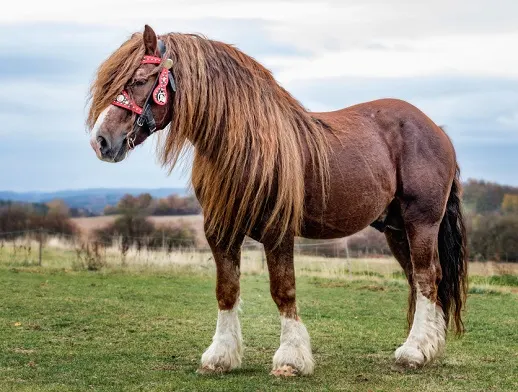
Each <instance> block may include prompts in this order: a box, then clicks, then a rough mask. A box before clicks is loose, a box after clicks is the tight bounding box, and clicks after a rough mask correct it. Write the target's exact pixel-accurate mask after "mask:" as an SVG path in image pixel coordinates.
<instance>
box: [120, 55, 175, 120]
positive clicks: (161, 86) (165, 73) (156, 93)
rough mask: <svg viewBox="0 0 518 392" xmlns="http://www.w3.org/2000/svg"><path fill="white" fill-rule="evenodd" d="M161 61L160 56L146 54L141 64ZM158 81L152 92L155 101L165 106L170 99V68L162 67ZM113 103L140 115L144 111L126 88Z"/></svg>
mask: <svg viewBox="0 0 518 392" xmlns="http://www.w3.org/2000/svg"><path fill="white" fill-rule="evenodd" d="M161 62H162V59H161V58H160V57H155V56H144V58H143V59H142V61H141V62H140V64H160V63H161ZM157 81H158V83H157V86H156V88H155V89H154V90H153V93H152V95H153V101H155V103H156V104H157V105H160V106H163V105H165V104H166V103H167V99H168V96H167V83H168V82H169V68H166V67H163V68H162V70H161V71H160V74H159V75H158V79H157ZM112 105H115V106H119V107H121V108H124V109H126V110H129V111H131V112H133V113H136V114H139V115H140V114H142V112H143V109H142V108H141V107H140V106H138V105H137V104H136V103H135V101H134V100H133V99H132V98H131V97H130V96H129V94H128V93H127V92H126V90H122V92H121V93H120V94H119V95H117V97H116V98H115V100H114V101H113V102H112Z"/></svg>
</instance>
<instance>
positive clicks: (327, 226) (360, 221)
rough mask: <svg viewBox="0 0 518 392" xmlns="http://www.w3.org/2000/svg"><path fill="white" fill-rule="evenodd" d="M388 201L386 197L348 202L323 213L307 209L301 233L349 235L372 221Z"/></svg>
mask: <svg viewBox="0 0 518 392" xmlns="http://www.w3.org/2000/svg"><path fill="white" fill-rule="evenodd" d="M389 203H390V200H389V198H388V197H386V198H379V199H378V198H375V199H371V200H364V201H361V202H359V203H349V204H347V205H341V206H340V208H327V209H326V212H325V213H324V214H323V215H322V214H321V213H320V214H317V213H315V212H316V211H311V210H309V211H307V212H306V214H305V216H304V221H303V225H302V230H301V235H302V236H303V237H305V238H313V239H330V238H341V237H346V236H349V235H351V234H354V233H357V232H358V231H360V230H362V229H364V228H365V227H367V226H369V225H370V224H371V223H372V222H374V221H375V220H376V219H377V218H378V217H379V216H380V215H381V214H382V213H383V212H384V211H385V209H386V207H387V205H388V204H389Z"/></svg>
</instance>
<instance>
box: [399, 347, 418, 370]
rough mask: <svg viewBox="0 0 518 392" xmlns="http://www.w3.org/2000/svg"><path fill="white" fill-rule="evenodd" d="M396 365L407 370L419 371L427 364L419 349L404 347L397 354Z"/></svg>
mask: <svg viewBox="0 0 518 392" xmlns="http://www.w3.org/2000/svg"><path fill="white" fill-rule="evenodd" d="M395 357H396V365H399V366H402V367H404V368H406V369H417V368H420V367H421V366H423V365H424V364H425V357H424V354H423V353H422V351H421V350H419V349H418V348H417V347H412V346H407V345H402V346H401V347H399V348H398V349H397V350H396V352H395Z"/></svg>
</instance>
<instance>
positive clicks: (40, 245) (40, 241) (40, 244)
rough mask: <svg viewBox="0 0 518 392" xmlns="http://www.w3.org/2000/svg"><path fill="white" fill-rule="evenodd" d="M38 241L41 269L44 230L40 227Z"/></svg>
mask: <svg viewBox="0 0 518 392" xmlns="http://www.w3.org/2000/svg"><path fill="white" fill-rule="evenodd" d="M38 241H39V250H38V266H40V267H41V253H42V248H43V228H42V227H40V230H39V236H38Z"/></svg>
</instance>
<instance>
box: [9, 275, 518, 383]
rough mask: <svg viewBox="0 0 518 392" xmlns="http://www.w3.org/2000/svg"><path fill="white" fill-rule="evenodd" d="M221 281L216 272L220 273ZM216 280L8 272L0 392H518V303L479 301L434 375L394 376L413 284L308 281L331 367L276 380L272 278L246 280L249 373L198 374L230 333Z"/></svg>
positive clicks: (321, 357) (302, 300) (323, 362)
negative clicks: (208, 353) (212, 346)
mask: <svg viewBox="0 0 518 392" xmlns="http://www.w3.org/2000/svg"><path fill="white" fill-rule="evenodd" d="M210 274H211V273H210ZM214 286H215V283H214V278H213V277H212V276H209V274H205V275H201V274H193V273H188V272H184V273H181V274H180V273H175V274H173V273H170V272H156V271H155V272H154V273H139V274H137V273H136V272H127V271H121V270H119V271H104V272H80V271H63V270H57V269H45V268H43V269H40V268H37V267H19V268H13V267H10V268H8V267H1V268H0V298H1V302H0V342H1V343H0V344H1V347H0V391H2V392H4V391H31V392H32V391H67V392H68V391H146V392H147V391H179V390H188V391H203V390H211V391H214V390H217V391H231V390H236V391H242V390H252V391H269V390H272V389H279V390H290V391H299V390H311V391H324V390H345V391H419V392H424V391H491V390H495V391H504V390H507V391H516V390H518V378H517V377H516V371H517V369H518V335H517V331H518V320H517V315H518V300H517V296H516V295H514V294H508V293H498V295H488V294H485V293H484V292H480V293H475V294H472V295H471V296H470V298H469V303H468V305H469V312H468V314H467V316H468V317H467V330H468V331H467V334H466V335H465V336H464V337H463V338H462V339H460V340H459V339H453V338H452V337H451V335H450V339H449V341H448V343H447V351H446V354H445V355H444V356H443V357H442V358H441V359H440V360H439V361H438V362H436V363H434V364H432V365H431V366H429V367H427V368H425V369H421V370H416V371H407V372H404V373H401V372H398V371H395V370H392V368H391V367H392V362H393V361H392V353H393V351H394V350H395V349H396V348H397V346H398V344H400V343H402V342H403V341H404V339H405V336H406V330H405V313H406V296H407V288H406V284H403V283H402V282H401V281H381V282H373V281H367V280H360V281H353V282H348V281H343V280H328V279H321V278H312V277H301V278H299V279H298V281H297V293H298V298H299V299H298V303H299V306H300V310H301V317H302V319H303V320H304V322H305V323H306V325H307V327H308V330H309V332H310V334H311V337H312V345H313V350H314V355H315V359H316V363H317V367H316V370H315V374H314V375H313V376H311V377H302V378H291V379H275V378H272V377H271V376H269V374H268V373H269V370H270V366H271V358H272V356H273V354H274V352H275V350H276V348H277V346H278V344H279V332H280V331H279V329H280V328H279V320H278V315H277V309H276V307H275V305H274V303H273V301H272V300H271V298H270V295H269V289H268V280H267V277H266V276H263V275H255V276H245V277H243V279H242V298H243V301H244V302H243V313H242V315H241V321H242V329H243V335H244V339H245V346H246V348H245V355H244V363H243V367H242V368H241V369H239V370H236V371H234V372H232V373H231V374H227V375H218V376H206V375H205V376H203V375H198V374H197V373H196V369H197V366H198V364H199V360H200V356H201V354H202V352H203V351H204V349H205V348H206V347H207V346H208V345H209V343H210V341H211V338H212V335H213V332H214V327H215V322H216V315H217V308H216V300H215V298H214Z"/></svg>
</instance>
